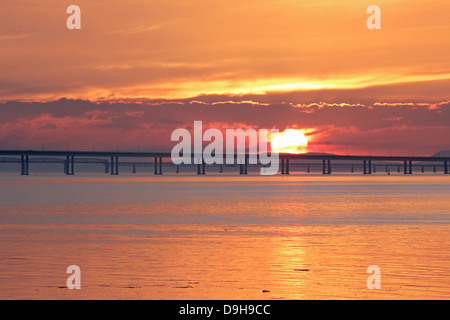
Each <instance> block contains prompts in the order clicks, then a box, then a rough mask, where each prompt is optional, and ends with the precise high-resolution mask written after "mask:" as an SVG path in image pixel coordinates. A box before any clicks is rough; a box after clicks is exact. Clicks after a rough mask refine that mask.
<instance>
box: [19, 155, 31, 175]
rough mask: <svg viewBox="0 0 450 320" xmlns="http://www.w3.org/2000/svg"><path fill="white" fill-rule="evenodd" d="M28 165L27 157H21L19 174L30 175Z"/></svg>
mask: <svg viewBox="0 0 450 320" xmlns="http://www.w3.org/2000/svg"><path fill="white" fill-rule="evenodd" d="M29 164H30V159H29V156H25V155H22V156H21V161H20V165H21V172H20V174H21V175H22V176H28V175H30V172H29Z"/></svg>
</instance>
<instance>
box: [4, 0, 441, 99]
mask: <svg viewBox="0 0 450 320" xmlns="http://www.w3.org/2000/svg"><path fill="white" fill-rule="evenodd" d="M71 4H77V5H79V6H80V7H81V10H82V30H72V31H70V30H68V29H67V28H66V19H67V17H68V16H69V15H68V14H66V12H65V11H66V8H67V7H68V6H69V5H71ZM371 4H374V2H373V1H361V0H342V1H331V0H328V1H325V0H315V1H298V0H272V1H264V0H246V1H242V0H239V1H237V0H226V1H225V0H220V1H219V0H196V1H191V0H189V1H188V0H172V1H166V0H152V1H142V0H127V1H123V0H120V1H111V0H108V1H106V0H96V1H87V0H70V1H50V0H41V1H35V0H3V1H2V3H1V4H0V48H1V50H0V70H1V71H2V72H1V74H0V83H1V86H0V99H1V100H3V101H4V100H29V99H31V100H40V99H48V100H53V99H59V98H61V97H68V98H81V99H91V100H95V99H105V98H106V99H109V98H114V99H115V98H136V97H145V98H186V97H193V96H196V95H198V94H201V93H207V94H213V93H241V94H242V93H250V92H257V93H262V92H268V91H280V90H299V89H300V90H311V89H319V88H336V89H341V88H355V87H365V86H370V85H375V84H380V83H382V84H386V83H399V82H411V81H428V80H445V79H450V59H449V58H448V57H449V56H450V41H449V40H448V34H450V19H448V16H449V15H448V12H449V11H450V3H449V2H448V1H446V0H438V1H432V0H413V1H406V0H389V1H387V0H378V1H376V4H377V5H379V6H380V7H381V10H382V29H381V30H374V31H371V30H368V29H367V27H366V19H367V18H368V15H367V14H366V8H367V7H368V6H369V5H371ZM446 94H447V93H442V95H446ZM381 100H382V99H381Z"/></svg>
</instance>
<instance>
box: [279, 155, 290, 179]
mask: <svg viewBox="0 0 450 320" xmlns="http://www.w3.org/2000/svg"><path fill="white" fill-rule="evenodd" d="M281 174H287V175H289V174H291V172H290V168H289V159H281Z"/></svg>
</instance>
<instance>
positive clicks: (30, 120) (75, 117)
mask: <svg viewBox="0 0 450 320" xmlns="http://www.w3.org/2000/svg"><path fill="white" fill-rule="evenodd" d="M253 98H254V99H252V100H247V99H242V97H237V96H228V97H225V96H199V97H195V98H192V99H183V100H176V101H171V100H167V101H164V100H155V101H144V102H142V101H141V102H138V103H136V102H133V101H121V102H112V101H107V102H98V101H97V102H89V101H84V100H67V99H62V100H58V101H52V102H46V103H36V102H34V103H25V102H8V103H2V104H0V112H1V114H2V115H5V116H2V118H0V148H1V149H8V148H14V149H15V148H17V145H20V146H22V148H31V149H33V148H40V147H41V145H42V144H45V146H46V148H48V149H49V148H52V149H66V148H67V147H68V145H69V147H70V148H74V149H79V150H85V149H90V148H91V144H92V143H95V145H96V149H97V150H99V149H100V148H101V149H104V150H115V149H116V148H120V149H121V150H135V149H136V148H137V147H139V148H140V149H141V150H143V149H144V148H145V149H146V150H161V149H164V150H170V149H171V139H170V136H171V133H172V132H173V130H175V129H178V128H191V127H192V126H193V123H194V121H203V124H204V127H205V128H218V129H220V130H225V129H227V128H230V129H238V128H242V129H248V128H255V129H272V128H276V129H279V130H280V131H284V130H285V129H287V128H296V129H301V130H302V131H304V132H305V134H306V136H307V137H308V139H309V141H310V144H309V151H314V152H335V153H348V152H350V153H363V154H367V153H368V152H371V153H372V154H387V153H394V154H410V152H411V150H414V151H415V154H416V155H418V154H423V155H430V154H433V153H435V152H437V151H439V150H445V149H449V148H450V142H449V141H448V139H447V138H446V137H447V136H448V132H450V122H449V121H448V119H450V103H449V101H440V102H432V103H430V102H415V103H413V104H411V103H404V104H402V103H393V104H390V103H387V102H386V103H384V102H377V103H376V104H375V103H374V104H368V105H366V104H354V103H347V102H339V103H331V102H330V103H328V102H317V103H310V104H305V105H301V108H300V109H299V107H298V104H297V103H292V102H286V103H278V102H275V103H272V102H263V101H261V100H263V99H265V100H266V101H267V100H270V97H267V96H263V97H259V100H260V101H258V97H253ZM198 102H200V103H198ZM431 105H436V106H439V109H435V108H429V107H428V106H431ZM303 110H309V111H308V112H303Z"/></svg>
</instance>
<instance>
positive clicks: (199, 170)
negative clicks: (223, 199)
mask: <svg viewBox="0 0 450 320" xmlns="http://www.w3.org/2000/svg"><path fill="white" fill-rule="evenodd" d="M205 174H206V163H205V160H203V159H202V163H199V164H198V165H197V175H199V176H202V175H205Z"/></svg>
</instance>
